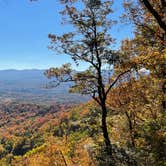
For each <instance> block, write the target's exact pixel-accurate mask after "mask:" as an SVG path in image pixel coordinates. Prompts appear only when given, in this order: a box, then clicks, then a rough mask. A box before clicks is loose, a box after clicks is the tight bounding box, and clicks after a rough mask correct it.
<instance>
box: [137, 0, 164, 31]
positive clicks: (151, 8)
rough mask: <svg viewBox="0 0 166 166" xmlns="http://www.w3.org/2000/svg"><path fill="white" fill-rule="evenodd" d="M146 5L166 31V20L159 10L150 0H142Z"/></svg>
mask: <svg viewBox="0 0 166 166" xmlns="http://www.w3.org/2000/svg"><path fill="white" fill-rule="evenodd" d="M140 1H141V2H142V3H143V4H144V5H145V7H146V8H147V9H148V10H149V12H150V13H151V14H152V15H153V16H154V18H155V19H156V20H157V22H158V24H159V26H160V27H161V28H162V29H163V30H164V31H165V32H166V24H165V22H164V21H162V18H161V16H160V15H159V14H158V12H157V11H156V10H155V9H154V8H153V7H152V5H151V4H150V3H149V1H148V0H140Z"/></svg>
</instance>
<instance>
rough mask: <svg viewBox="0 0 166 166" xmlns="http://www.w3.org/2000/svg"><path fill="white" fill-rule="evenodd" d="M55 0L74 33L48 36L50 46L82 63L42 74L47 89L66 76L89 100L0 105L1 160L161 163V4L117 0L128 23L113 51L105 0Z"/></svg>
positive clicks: (18, 164) (108, 165) (165, 156)
mask: <svg viewBox="0 0 166 166" xmlns="http://www.w3.org/2000/svg"><path fill="white" fill-rule="evenodd" d="M61 3H62V5H64V4H65V6H64V10H63V11H61V14H62V17H63V19H64V20H63V21H64V22H65V23H69V24H70V25H71V26H72V27H73V31H72V32H68V33H65V34H63V35H62V36H59V35H56V34H49V38H50V47H49V48H50V49H51V50H53V51H55V52H58V53H59V54H64V55H69V56H70V57H71V59H72V60H73V61H74V62H75V63H76V65H78V66H79V65H81V63H82V62H83V63H86V64H88V67H87V69H85V70H84V71H81V72H75V70H73V69H72V67H71V64H69V63H67V64H63V65H62V66H61V67H59V68H54V67H52V68H50V69H48V70H47V71H45V75H46V76H47V77H48V78H49V79H51V80H50V81H51V82H50V84H49V85H50V86H51V87H57V86H59V85H60V84H63V83H67V82H70V83H71V82H72V84H71V85H72V86H71V87H70V90H69V91H70V92H71V93H79V94H82V95H89V96H90V97H91V100H89V101H88V102H86V103H82V104H77V105H76V104H73V103H70V104H69V103H66V104H61V105H60V104H59V105H52V106H49V105H40V104H32V103H31V104H28V103H24V104H23V103H21V102H20V103H15V102H6V103H1V106H0V120H1V121H0V133H1V134H0V165H2V166H8V165H12V166H24V165H25V166H40V165H41V166H54V165H55V166H56V165H58V166H63V165H64V166H78V165H80V166H93V165H99V166H100V165H101V166H165V165H166V142H165V140H166V132H165V109H166V100H165V99H166V96H165V91H166V77H165V71H166V65H165V60H166V49H165V45H166V23H165V16H166V13H165V9H166V2H165V1H164V0H138V1H137V0H135V1H130V0H129V1H124V4H123V5H124V13H123V16H122V17H121V21H123V22H128V23H130V24H132V25H133V26H134V28H135V29H134V37H133V38H132V39H125V40H123V41H121V46H120V48H119V49H118V50H117V49H113V48H114V47H113V44H114V41H115V40H114V39H113V37H112V36H111V35H110V29H111V28H112V27H113V26H114V24H115V23H116V21H117V20H112V19H111V14H112V13H113V10H112V8H111V6H112V4H113V2H112V1H109V0H108V1H106V0H82V1H77V0H61ZM78 4H80V6H79V7H78ZM124 33H125V32H124ZM103 71H107V72H106V73H111V74H105V73H104V72H103Z"/></svg>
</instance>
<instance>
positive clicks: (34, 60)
mask: <svg viewBox="0 0 166 166" xmlns="http://www.w3.org/2000/svg"><path fill="white" fill-rule="evenodd" d="M115 2H116V3H115V4H114V10H115V13H114V15H113V17H114V18H115V19H116V18H117V17H118V16H119V15H120V14H121V13H122V6H121V0H119V1H115ZM62 8H63V6H62V5H60V4H59V2H58V0H39V1H38V2H30V1H29V0H0V70H4V69H19V70H21V69H48V68H50V67H59V66H60V65H61V64H64V63H68V62H70V63H72V61H71V59H70V57H69V56H65V55H58V53H55V52H53V51H52V50H49V49H48V46H49V39H48V34H49V33H54V34H58V35H60V34H63V33H64V32H67V31H72V29H69V27H65V25H62V24H61V16H60V14H59V11H61V10H62ZM131 31H132V26H131V25H127V26H125V25H117V26H115V27H114V28H113V30H112V31H111V33H112V35H113V36H114V37H115V38H116V39H117V47H118V46H119V43H120V40H122V39H125V38H132V36H133V34H132V33H131ZM72 64H73V63H72ZM73 67H74V68H75V67H76V66H75V65H74V64H73ZM84 67H85V66H84V65H80V66H79V67H78V70H83V69H84Z"/></svg>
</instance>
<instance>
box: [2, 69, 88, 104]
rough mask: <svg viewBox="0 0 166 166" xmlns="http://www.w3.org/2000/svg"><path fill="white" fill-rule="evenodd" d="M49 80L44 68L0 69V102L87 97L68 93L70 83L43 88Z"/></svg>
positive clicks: (81, 99)
mask: <svg viewBox="0 0 166 166" xmlns="http://www.w3.org/2000/svg"><path fill="white" fill-rule="evenodd" d="M49 81H50V80H48V79H47V78H46V77H45V76H44V70H36V69H32V70H0V102H4V101H17V102H18V101H20V102H26V103H42V104H53V103H80V102H84V101H87V100H88V99H89V97H87V96H81V95H78V94H69V93H68V89H69V87H70V85H71V84H70V83H66V84H63V85H61V86H59V87H57V88H53V89H46V88H44V87H45V86H46V85H47V84H48V83H49Z"/></svg>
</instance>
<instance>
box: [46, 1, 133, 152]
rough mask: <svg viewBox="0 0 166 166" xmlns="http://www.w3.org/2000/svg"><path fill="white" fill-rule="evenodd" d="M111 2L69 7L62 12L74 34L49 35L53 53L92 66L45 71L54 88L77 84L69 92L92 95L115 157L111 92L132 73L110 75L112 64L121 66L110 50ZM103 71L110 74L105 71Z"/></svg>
mask: <svg viewBox="0 0 166 166" xmlns="http://www.w3.org/2000/svg"><path fill="white" fill-rule="evenodd" d="M111 4H112V3H111V2H110V1H100V0H89V1H88V0H83V1H82V4H81V5H82V6H83V8H82V9H79V8H76V5H77V4H75V5H74V4H73V3H72V4H70V5H66V8H65V10H64V11H62V12H61V14H62V15H63V16H66V20H65V22H66V21H68V22H69V23H70V24H71V25H72V26H73V28H74V29H75V30H76V31H75V32H69V33H66V34H63V35H62V36H57V35H55V34H49V38H50V39H51V45H50V48H51V49H52V50H54V51H59V52H60V53H63V54H66V55H70V57H71V58H72V59H73V60H74V62H75V63H76V64H77V65H79V64H80V62H84V63H87V64H89V67H88V68H87V69H86V70H85V71H82V72H75V71H74V70H73V69H72V68H71V65H70V64H64V65H62V67H60V68H50V69H49V70H47V71H46V73H45V74H46V76H47V77H48V78H55V80H53V86H57V85H59V84H60V83H63V82H70V81H72V82H74V85H73V86H72V87H71V89H70V92H74V93H75V92H77V93H81V94H85V95H90V96H91V97H92V98H93V99H94V100H95V101H96V102H97V103H98V105H99V106H100V108H101V112H102V118H101V125H102V131H103V137H104V142H105V145H106V149H107V151H108V153H109V154H110V155H111V154H112V146H111V142H110V138H109V133H108V129H107V122H106V118H107V111H108V110H107V107H106V100H107V96H108V93H109V92H110V90H111V89H112V87H114V85H115V84H116V82H117V80H118V79H119V78H120V77H121V76H122V75H124V74H125V73H127V72H130V70H126V71H123V72H122V73H120V74H119V75H116V77H114V78H115V79H114V80H113V79H112V81H111V80H110V74H109V72H112V70H111V68H112V66H113V65H115V64H116V63H118V52H116V51H114V50H112V49H111V44H112V43H113V41H114V40H113V39H112V37H111V36H110V35H109V29H110V28H111V27H112V25H113V24H114V21H112V20H111V19H110V14H111V13H112V12H113V11H112V10H111V7H110V6H111ZM104 69H106V70H107V72H104Z"/></svg>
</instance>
